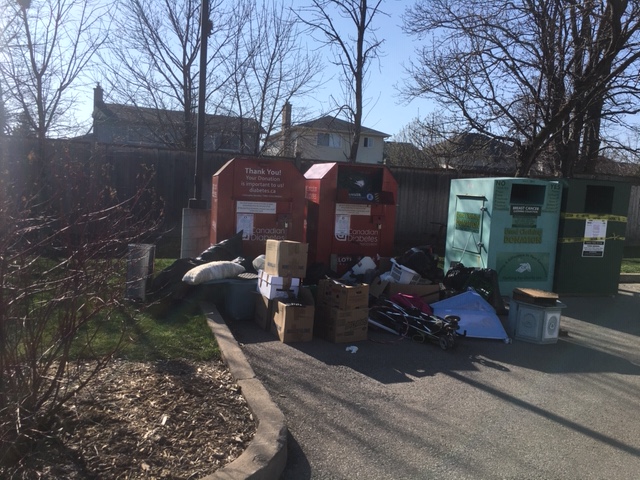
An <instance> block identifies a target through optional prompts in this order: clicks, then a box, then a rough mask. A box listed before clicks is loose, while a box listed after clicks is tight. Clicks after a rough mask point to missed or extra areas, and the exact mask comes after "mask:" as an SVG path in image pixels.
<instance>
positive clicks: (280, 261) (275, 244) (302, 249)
mask: <svg viewBox="0 0 640 480" xmlns="http://www.w3.org/2000/svg"><path fill="white" fill-rule="evenodd" d="M308 252H309V245H308V244H306V243H300V242H294V241H291V240H272V239H268V240H267V245H266V248H265V258H264V271H265V272H266V273H268V274H270V275H275V276H277V277H295V278H304V277H305V275H306V274H307V256H308Z"/></svg>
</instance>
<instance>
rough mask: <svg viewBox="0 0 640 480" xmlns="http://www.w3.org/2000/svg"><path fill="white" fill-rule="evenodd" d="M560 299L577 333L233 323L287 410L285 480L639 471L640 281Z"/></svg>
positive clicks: (586, 475) (632, 474)
mask: <svg viewBox="0 0 640 480" xmlns="http://www.w3.org/2000/svg"><path fill="white" fill-rule="evenodd" d="M561 300H562V302H563V303H565V304H566V305H567V307H566V308H565V309H563V311H562V319H561V328H562V329H563V330H565V331H566V332H567V335H566V336H562V337H560V338H559V340H558V342H557V343H554V344H546V345H539V344H532V343H526V342H522V341H518V340H515V341H514V342H513V343H511V344H506V343H504V342H502V341H498V340H483V339H473V338H465V339H461V340H460V341H459V343H458V346H457V347H456V348H455V349H454V350H451V351H443V350H441V349H440V348H438V346H437V345H433V344H421V343H416V342H412V341H410V340H400V339H398V337H395V336H393V335H390V334H386V333H383V332H374V331H371V330H370V335H369V340H368V341H364V342H358V343H354V344H352V345H351V344H333V343H329V342H326V341H324V340H320V339H315V338H314V340H313V341H312V342H308V343H297V344H283V343H281V342H279V341H278V340H277V338H276V337H274V336H272V335H271V334H270V333H268V332H265V331H262V330H260V328H259V327H258V326H257V325H256V324H255V323H254V322H251V321H236V322H229V324H228V325H229V328H230V330H231V332H232V333H233V335H234V337H235V339H236V340H237V341H238V343H239V344H240V346H241V349H242V352H243V353H244V355H245V356H246V358H247V359H248V361H249V363H250V365H251V367H252V368H253V370H254V371H255V375H256V377H257V378H258V379H259V380H260V381H261V382H262V384H263V385H264V387H265V388H266V390H267V391H268V392H269V394H270V396H271V398H272V399H273V401H274V402H275V403H276V404H277V406H278V407H279V408H280V410H281V411H282V413H283V414H284V417H285V421H286V425H287V427H288V430H289V436H288V442H287V444H288V447H287V454H288V456H287V463H286V466H285V468H284V471H283V472H282V476H281V479H284V480H288V479H292V480H293V479H296V480H299V479H360V478H362V479H369V480H372V479H426V478H429V479H494V478H495V479H605V478H606V479H611V480H614V479H635V478H638V472H640V284H621V285H620V290H619V293H618V295H616V296H615V297H566V298H561ZM354 346H355V347H357V351H355V353H351V352H352V351H353V350H354V349H347V347H354Z"/></svg>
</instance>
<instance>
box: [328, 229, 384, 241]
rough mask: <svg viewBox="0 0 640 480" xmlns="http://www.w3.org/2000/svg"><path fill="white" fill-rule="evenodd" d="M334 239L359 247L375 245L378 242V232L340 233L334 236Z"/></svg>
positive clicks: (357, 231) (367, 230) (365, 230)
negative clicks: (358, 245)
mask: <svg viewBox="0 0 640 480" xmlns="http://www.w3.org/2000/svg"><path fill="white" fill-rule="evenodd" d="M334 237H335V239H336V240H338V241H339V242H353V243H357V244H360V245H376V244H377V243H378V240H379V234H378V230H374V229H363V230H356V229H353V230H349V233H346V232H341V233H338V232H336V234H335V235H334Z"/></svg>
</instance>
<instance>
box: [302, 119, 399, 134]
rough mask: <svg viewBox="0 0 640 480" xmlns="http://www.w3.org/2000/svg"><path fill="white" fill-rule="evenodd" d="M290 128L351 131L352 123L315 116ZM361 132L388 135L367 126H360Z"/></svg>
mask: <svg viewBox="0 0 640 480" xmlns="http://www.w3.org/2000/svg"><path fill="white" fill-rule="evenodd" d="M291 128H292V129H313V130H326V131H329V132H344V133H348V132H352V131H353V123H351V122H347V121H346V120H342V119H340V118H338V117H331V116H328V115H327V116H324V117H320V118H317V119H315V120H311V121H310V122H304V123H299V124H297V125H293V126H292V127H291ZM360 133H361V134H363V135H371V136H373V137H390V136H391V135H389V134H388V133H384V132H380V131H378V130H374V129H373V128H367V127H365V126H362V129H361V132H360Z"/></svg>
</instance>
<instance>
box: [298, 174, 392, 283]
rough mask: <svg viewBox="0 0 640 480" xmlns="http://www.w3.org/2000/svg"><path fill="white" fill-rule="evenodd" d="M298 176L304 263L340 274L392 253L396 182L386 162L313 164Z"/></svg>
mask: <svg viewBox="0 0 640 480" xmlns="http://www.w3.org/2000/svg"><path fill="white" fill-rule="evenodd" d="M304 177H305V198H306V199H307V225H306V234H305V235H306V241H307V243H308V244H309V262H311V263H322V264H324V265H327V266H329V267H330V268H331V269H332V270H334V271H335V272H337V273H338V274H343V273H345V272H346V271H347V270H348V269H349V268H350V267H351V266H352V265H353V264H355V263H357V261H358V260H359V259H360V258H362V257H372V258H375V257H376V256H377V255H380V256H381V257H390V256H392V255H393V244H394V236H395V223H396V199H397V195H398V183H397V182H396V180H395V178H394V177H393V175H392V174H391V171H390V170H389V169H388V168H387V167H386V166H384V165H353V164H341V163H322V164H320V163H319V164H316V165H313V166H312V167H311V168H309V170H307V172H306V173H305V175H304Z"/></svg>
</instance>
